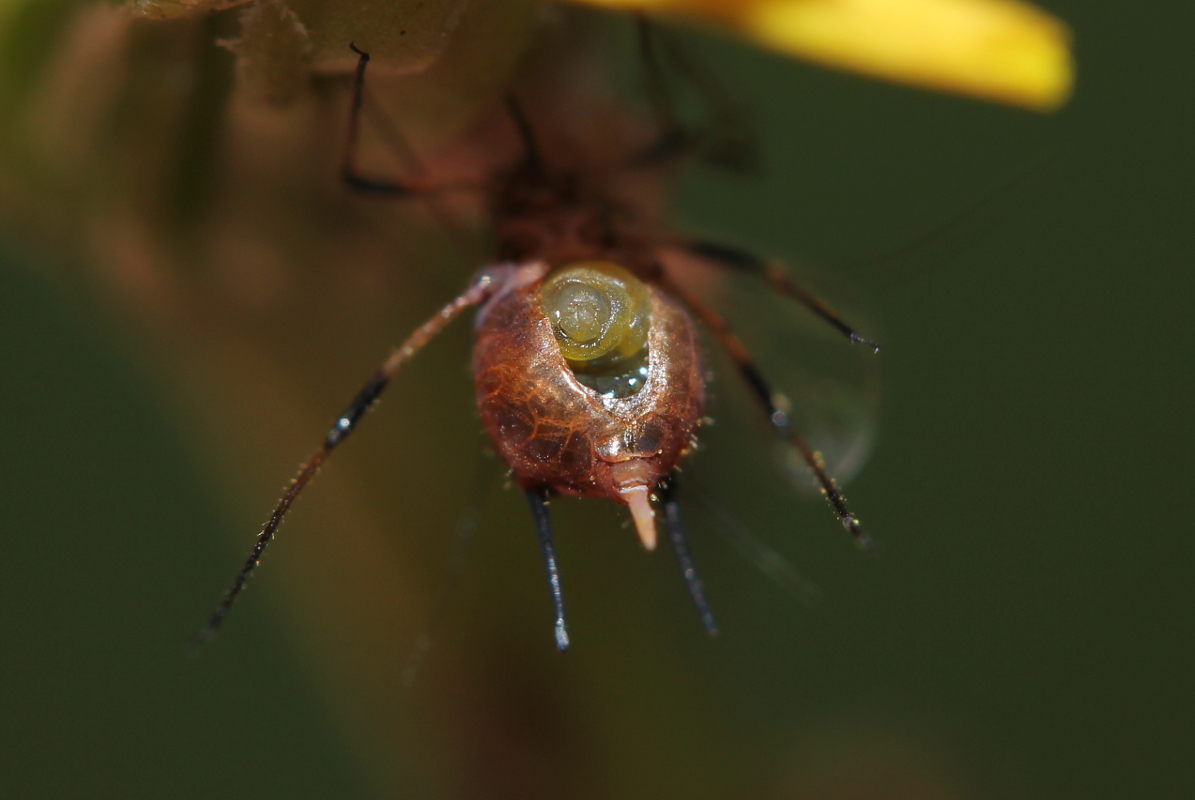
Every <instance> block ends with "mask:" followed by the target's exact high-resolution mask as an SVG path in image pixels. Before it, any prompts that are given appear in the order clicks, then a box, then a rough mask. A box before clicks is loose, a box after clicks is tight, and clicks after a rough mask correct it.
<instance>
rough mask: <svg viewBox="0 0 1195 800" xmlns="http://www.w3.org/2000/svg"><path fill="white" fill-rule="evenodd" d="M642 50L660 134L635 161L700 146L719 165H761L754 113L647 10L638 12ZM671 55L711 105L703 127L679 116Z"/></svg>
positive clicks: (645, 163)
mask: <svg viewBox="0 0 1195 800" xmlns="http://www.w3.org/2000/svg"><path fill="white" fill-rule="evenodd" d="M635 26H636V35H637V39H638V43H639V54H640V57H641V58H642V60H643V64H644V72H645V76H644V81H645V87H644V88H645V91H646V93H647V100H648V103H649V104H650V106H651V108H652V112H653V114H654V115H655V117H656V125H657V128H658V129H659V134H658V137H657V139H656V140H655V141H654V142H653V143H652V144H650V145H649V146H648V147H646V148H645V149H644V150H642V151H641V152H640V153H639V154H638V155H637V156H636V157H635V158H634V159H632V165H633V166H637V167H650V166H654V165H657V164H661V163H664V162H667V161H669V160H671V159H674V158H677V157H682V156H685V155H688V154H690V153H694V152H699V153H700V155H701V156H702V158H704V159H705V160H706V161H707V162H709V163H711V164H714V165H715V166H719V167H723V168H726V169H730V170H733V171H737V172H743V173H751V172H755V171H757V170H758V168H759V161H760V157H759V152H758V151H759V147H758V144H757V142H756V136H755V133H754V131H753V130H752V126H751V125H750V124H749V122H748V114H747V112H746V110H745V109H744V108H743V106H742V105H741V104H740V103H739V102H738V101H736V100H735V98H734V97H733V95H732V94H731V93H730V92H729V91H727V90H726V88H725V87H724V86H723V85H722V84H721V83H720V82H719V81H718V80H717V78H716V77H715V76H714V74H713V73H712V72H710V71H709V70H708V69H706V68H705V67H704V66H703V65H702V63H701V61H700V60H699V59H697V58H695V57H694V56H693V55H692V54H691V53H689V52H688V51H687V50H686V49H685V48H684V47H683V46H682V44H681V43H680V42H679V41H677V40H676V38H675V37H674V36H672V35H670V34H669V32H668V31H666V30H664V29H662V28H661V27H660V26H658V25H656V24H655V23H653V22H652V21H651V19H650V18H649V17H648V16H647V15H645V14H642V13H639V14H636V15H635ZM665 60H667V62H668V66H670V67H671V70H670V71H672V72H674V73H675V74H676V75H677V76H678V77H680V78H681V79H683V80H684V81H685V83H686V84H688V85H689V86H690V87H691V88H692V89H693V90H694V92H695V93H696V95H697V97H698V98H699V99H700V100H701V102H702V103H703V104H704V105H705V106H706V108H707V109H708V118H707V119H706V121H705V122H704V123H703V124H702V125H701V126H699V127H694V126H692V125H688V124H685V123H684V122H683V121H682V120H681V119H680V118H679V116H678V114H677V111H676V107H677V104H678V103H677V97H676V93H675V92H674V91H673V90H672V86H670V85H669V82H668V81H667V79H666V75H665V73H666V71H668V70H666V67H665Z"/></svg>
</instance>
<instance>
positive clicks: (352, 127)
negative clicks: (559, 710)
mask: <svg viewBox="0 0 1195 800" xmlns="http://www.w3.org/2000/svg"><path fill="white" fill-rule="evenodd" d="M654 35H656V34H653V32H652V29H651V28H650V27H649V26H648V25H647V24H646V23H644V22H642V21H641V23H640V41H641V43H642V45H643V48H644V52H645V54H646V55H647V63H648V65H649V77H650V78H651V85H652V86H653V87H655V88H656V89H657V90H659V89H660V87H661V86H662V83H661V80H660V76H659V72H658V67H657V66H656V64H657V57H656V55H655V53H654V52H653V50H652V48H653V44H652V43H653V36H654ZM352 49H353V51H354V52H355V53H356V54H357V58H358V61H357V68H356V73H355V78H354V82H353V95H352V106H351V109H352V110H351V116H350V124H349V131H348V137H347V142H346V149H345V157H344V161H343V165H342V177H343V178H344V181H345V183H346V184H347V185H348V186H350V187H352V188H354V189H356V190H360V191H364V192H369V193H373V194H376V195H384V196H399V197H402V196H412V195H416V194H418V193H419V192H420V189H419V187H417V186H416V185H414V184H411V183H402V182H390V181H381V180H375V179H374V178H372V177H367V176H365V175H363V174H361V172H360V171H359V170H358V169H357V166H356V163H355V147H356V142H357V137H358V132H359V125H360V116H361V109H362V103H363V91H364V89H363V87H364V82H365V74H366V69H367V66H368V64H369V61H370V57H369V55H368V54H367V53H365V52H363V51H361V50H359V49H358V48H357V47H355V46H352ZM656 94H657V95H659V94H660V91H657V92H656ZM663 108H664V104H663V103H657V109H663ZM507 112H508V115H509V119H510V122H511V124H512V125H513V126H514V128H515V129H516V130H517V133H518V138H519V140H520V142H521V146H522V154H521V156H520V157H519V159H518V160H517V163H515V164H514V165H513V166H512V167H510V168H508V169H507V170H504V171H502V172H501V173H500V174H499V175H497V176H496V177H495V178H494V179H493V180H490V181H488V182H487V184H486V201H487V203H488V206H489V213H490V215H491V218H492V220H493V225H494V229H495V239H496V252H495V259H494V261H493V263H491V264H490V265H488V266H485V267H483V268H482V269H481V270H480V271H479V272H478V273H477V274H476V275H475V277H474V278H473V280H472V281H471V282H470V283H469V285H468V286H467V288H466V289H465V290H464V292H463V293H461V295H460V296H458V297H457V298H456V299H454V300H452V301H451V302H450V303H448V304H447V305H445V306H444V307H443V308H442V309H441V310H440V311H439V312H438V313H437V314H436V315H435V316H433V317H432V318H431V319H429V320H427V321H426V322H425V323H424V324H423V325H422V326H420V327H419V328H418V329H416V330H415V331H414V332H413V333H412V334H411V335H410V336H409V338H408V339H407V340H406V341H405V342H404V343H403V344H402V345H401V346H400V347H398V348H397V349H396V350H394V351H393V352H392V353H391V355H390V356H389V357H388V358H387V359H386V360H385V362H384V363H383V364H382V365H381V366H380V367H379V368H378V369H377V371H376V372H375V373H374V374H373V376H372V377H371V378H370V379H369V380H368V381H367V382H366V383H365V385H364V386H363V387H362V388H361V390H360V391H359V392H358V393H357V395H356V396H355V397H354V398H353V399H352V401H351V402H350V403H349V404H348V406H347V407H346V408H345V410H344V411H343V413H341V414H340V415H339V416H338V417H337V418H336V420H335V422H334V423H333V425H332V427H331V429H330V430H329V431H328V433H327V435H326V436H325V438H324V441H323V444H322V445H321V446H320V447H319V449H318V450H316V452H315V453H314V455H312V456H311V458H310V459H309V460H308V461H307V462H306V463H305V464H303V465H302V467H301V468H300V470H299V472H298V474H297V475H296V477H295V478H294V480H293V481H292V482H291V484H290V486H289V487H288V489H287V490H286V492H285V494H284V495H283V496H282V498H281V499H280V500H279V501H278V504H277V506H276V507H275V508H274V510H273V512H272V513H271V514H270V517H269V520H268V521H267V523H266V525H265V527H264V528H263V529H262V531H261V533H260V534H259V535H258V538H257V541H256V543H255V544H254V546H253V550H252V552H251V554H250V555H249V558H248V560H247V561H246V562H245V564H244V566H243V567H242V568H241V570H240V573H239V574H238V575H237V578H236V580H235V582H234V583H233V585H232V587H231V588H230V589H229V590H228V592H227V594H226V595H225V597H224V600H223V602H222V603H221V604H220V605H219V607H218V608H217V609H216V611H215V612H214V613H213V615H212V616H211V618H210V619H209V621H208V622H207V624H206V625H205V626H204V628H203V629H202V630H201V631H200V632H199V634H198V635H197V637H196V639H195V640H194V643H195V644H202V643H203V642H205V641H207V640H208V639H210V638H211V637H212V636H213V635H214V634H215V632H216V631H217V629H218V628H219V627H220V625H221V624H222V623H223V621H224V619H225V617H226V616H227V614H228V612H229V610H230V609H231V608H232V606H233V604H234V602H235V601H236V599H237V597H238V596H239V595H240V593H241V592H242V590H243V589H244V588H245V585H246V582H247V581H248V579H249V578H250V576H251V575H252V573H253V572H254V570H255V569H256V567H257V565H258V563H259V561H260V559H261V557H262V554H263V553H264V551H265V549H266V547H267V546H268V545H269V543H270V541H271V539H272V538H273V536H274V534H275V532H276V531H277V530H278V527H279V525H281V523H282V521H283V519H284V518H285V516H286V514H287V513H288V511H289V510H290V508H291V506H292V505H293V503H294V502H295V500H296V499H297V498H298V497H299V495H300V494H301V493H302V491H303V490H304V488H305V487H306V486H307V485H308V484H309V483H310V481H311V479H312V478H313V477H314V476H315V475H316V473H317V472H318V471H319V470H320V468H321V467H322V466H323V464H324V462H325V461H326V460H327V459H328V457H329V456H330V455H331V454H332V452H333V451H334V450H335V449H336V448H337V447H338V446H339V445H340V444H342V443H343V442H344V441H345V440H346V439H347V438H348V437H349V436H350V435H351V434H352V433H353V432H354V431H355V430H356V429H357V427H358V425H359V423H360V422H361V420H362V418H363V417H364V416H365V414H366V412H368V411H369V410H370V409H371V408H372V407H373V405H374V404H375V403H376V402H377V400H378V398H379V397H380V396H381V395H382V393H383V392H384V391H385V389H386V387H387V386H388V385H389V384H390V383H391V382H392V380H393V379H394V378H395V376H396V375H397V373H398V372H399V371H400V369H401V368H402V367H403V366H404V365H405V364H406V363H407V362H408V361H410V360H411V358H412V357H414V356H415V354H416V353H418V352H419V350H421V349H422V348H423V347H424V345H426V344H427V343H428V342H429V341H430V340H431V339H432V338H434V337H435V336H436V335H437V334H438V333H440V332H441V331H442V330H443V329H444V328H445V327H446V326H448V325H449V323H451V322H452V321H453V320H454V319H456V318H457V317H458V316H460V315H461V314H462V313H463V312H465V311H466V310H468V309H471V308H476V309H477V313H476V316H475V322H474V345H473V357H472V369H473V375H474V384H475V389H476V400H477V406H478V409H479V412H480V416H481V420H482V423H483V426H484V427H485V430H486V432H487V433H488V435H489V438H490V441H491V442H492V444H493V446H494V448H495V450H496V451H497V453H498V455H499V456H500V457H501V458H502V460H503V461H504V462H505V463H506V464H507V466H508V467H509V468H510V472H511V475H512V478H513V481H514V483H516V484H517V485H518V486H519V488H521V489H522V491H523V492H524V493H525V494H526V497H527V501H528V503H529V506H530V509H531V514H532V518H533V521H534V525H535V530H536V533H537V535H538V539H539V545H540V548H541V550H542V554H543V559H544V563H545V568H546V571H547V575H548V583H549V587H550V592H551V602H552V609H553V616H554V634H555V641H556V647H557V649H558V650H560V651H564V650H566V649H567V648H568V646H569V634H568V628H567V622H566V617H565V606H564V596H563V592H562V584H561V577H560V571H559V567H558V564H557V559H556V553H555V547H554V543H553V535H552V526H551V520H550V517H549V513H548V501H549V499H550V498H551V497H553V496H557V495H571V496H580V497H592V498H606V499H608V500H613V501H615V502H617V503H620V504H622V505H623V506H625V507H626V508H627V509H628V510H629V513H630V515H631V518H632V519H633V522H634V526H635V530H636V532H637V534H638V537H639V539H640V541H641V542H642V544H643V546H644V547H645V548H646V549H647V550H652V549H654V548H655V546H656V541H657V524H658V523H657V519H656V517H657V506H658V509H659V510H660V511H662V514H661V516H662V517H663V520H664V527H665V528H666V530H667V534H668V538H669V540H670V541H671V543H672V546H673V547H674V549H675V551H676V553H677V556H678V558H679V560H680V564H681V568H682V571H683V575H684V578H685V580H686V583H687V586H688V589H689V592H690V594H691V596H692V599H693V601H694V603H695V605H696V607H697V609H698V611H699V613H700V616H701V619H702V622H703V624H704V626H705V628H706V630H707V631H708V632H709V633H711V634H715V633H716V632H717V625H716V623H715V621H714V617H713V615H712V613H711V611H710V607H709V604H708V602H707V600H706V596H705V590H704V588H703V585H702V582H701V580H700V578H699V576H698V574H697V571H696V569H695V567H694V564H693V560H692V558H691V556H690V553H689V547H688V544H687V540H686V535H685V530H684V527H683V525H682V522H681V516H680V508H679V505H678V503H677V501H676V497H675V492H674V488H675V484H676V471H677V467H678V465H679V464H680V462H681V461H682V459H683V458H684V456H685V455H686V453H687V452H688V451H689V450H690V449H691V448H692V447H693V445H694V443H695V441H696V437H697V433H698V429H699V427H700V423H701V421H702V418H703V409H704V404H705V396H706V390H705V382H706V368H705V359H704V355H703V353H702V348H701V343H700V341H699V335H698V323H701V324H702V325H704V326H705V327H706V328H707V329H708V330H709V331H710V332H711V333H712V335H713V337H714V338H715V339H716V341H717V342H718V343H720V345H721V346H722V347H724V348H725V350H726V351H727V352H728V354H729V355H730V357H731V359H732V360H733V363H734V364H735V367H736V369H737V372H738V374H739V376H740V377H741V378H742V380H743V381H744V382H745V384H746V385H747V387H748V388H749V389H750V391H751V393H752V394H753V396H754V397H755V399H756V401H757V402H758V404H759V406H760V407H761V408H762V410H763V411H764V413H765V414H766V415H767V418H768V420H769V421H770V424H771V426H772V428H773V430H774V432H775V434H776V435H777V437H778V438H779V439H780V440H781V441H782V442H783V443H784V446H786V447H788V448H790V449H791V450H792V452H794V453H795V454H796V455H797V456H799V458H800V459H801V460H802V461H803V462H804V463H805V464H806V465H807V466H808V468H809V470H810V471H811V472H812V474H813V476H814V477H815V479H816V481H817V483H818V485H819V486H820V488H821V491H822V493H823V494H824V495H825V497H826V498H827V500H828V501H829V503H830V505H831V507H832V509H833V511H834V514H835V515H836V516H837V518H838V519H839V521H840V522H841V523H842V524H843V526H844V527H845V528H846V530H847V531H848V532H849V533H850V534H851V535H852V536H854V537H855V539H856V541H857V542H859V543H860V544H861V545H863V546H865V547H866V546H868V545H869V542H870V540H869V539H868V537H867V534H866V533H865V532H864V531H863V529H862V528H861V527H860V525H859V522H858V519H857V518H856V517H855V515H854V514H853V513H852V512H851V511H850V510H849V509H848V507H847V505H846V502H845V500H844V499H843V496H842V493H841V492H840V490H839V489H838V487H837V485H836V483H835V481H834V480H833V478H831V477H830V475H829V474H828V472H827V470H826V468H825V467H824V465H823V463H822V460H821V457H820V455H819V454H818V453H817V452H816V451H815V450H814V449H813V447H812V446H811V445H810V444H809V443H808V442H807V440H806V439H805V438H804V437H803V436H802V435H801V433H800V432H798V431H797V430H796V429H795V427H794V425H793V422H792V419H791V418H790V415H789V412H788V411H787V408H788V405H787V401H786V400H785V399H784V398H783V397H782V396H780V395H778V394H775V393H774V392H773V391H772V389H771V387H770V385H769V383H768V382H767V381H766V380H765V378H764V377H763V375H762V374H761V372H760V370H759V369H758V368H757V367H756V365H755V363H754V361H753V360H752V357H751V355H750V353H749V352H748V350H747V348H746V347H745V346H744V345H743V344H742V342H741V341H740V340H739V339H738V338H737V337H736V335H735V334H734V333H733V332H732V330H731V329H730V326H729V325H728V324H727V323H726V321H725V320H724V319H723V318H722V317H721V316H720V315H719V314H717V313H716V312H715V311H714V310H712V309H711V308H709V307H708V306H706V305H705V304H704V303H703V302H702V301H701V300H700V299H699V298H698V297H697V296H696V295H695V294H694V293H693V292H691V291H690V290H688V289H687V288H685V287H684V286H683V285H681V284H680V283H679V282H678V281H677V280H676V279H675V278H674V276H672V275H671V274H669V272H668V270H667V269H666V268H665V265H664V259H663V255H664V254H665V253H666V252H667V251H673V252H681V253H684V254H686V255H687V256H689V257H691V258H697V259H700V260H703V261H706V262H709V263H712V264H717V265H720V266H722V267H725V268H727V269H729V270H733V271H738V272H742V273H746V274H749V275H752V276H755V277H757V278H759V279H761V280H763V281H765V282H766V283H767V284H768V285H770V286H771V287H772V288H773V289H774V290H776V291H777V292H779V293H780V294H782V295H785V296H788V297H790V298H792V299H794V300H796V301H797V302H798V303H800V304H802V305H804V306H805V307H806V308H807V309H808V310H809V311H811V312H812V313H813V314H815V315H817V316H818V317H820V318H821V319H822V320H824V321H825V322H826V323H828V324H830V325H831V326H833V327H834V328H836V329H837V330H838V331H839V332H841V333H842V334H843V335H844V336H846V337H847V338H848V339H849V340H850V341H852V342H856V343H860V344H863V345H865V346H868V347H871V348H874V349H875V350H876V351H877V352H878V350H879V348H878V347H877V346H876V345H875V344H874V343H872V342H870V341H869V340H867V339H864V338H863V337H862V336H860V335H859V334H858V333H857V332H856V331H855V330H854V329H853V328H852V327H851V326H850V325H848V324H847V323H846V322H845V321H843V320H842V319H841V318H840V317H839V316H838V315H837V314H836V313H835V312H834V311H833V310H832V309H831V308H830V307H829V306H828V305H827V304H826V303H824V302H823V301H821V300H820V299H819V298H818V297H816V296H815V295H814V294H812V293H811V292H809V291H808V290H806V289H805V288H804V287H802V286H801V285H799V284H798V283H796V282H795V281H794V280H793V279H791V278H790V277H789V276H788V274H787V273H786V272H785V271H784V270H783V269H782V268H781V267H779V266H777V265H775V264H772V263H771V262H768V261H766V260H763V259H761V258H758V257H756V256H754V255H752V254H750V253H747V252H745V251H742V250H739V249H737V248H733V247H728V246H725V245H721V244H716V243H711V242H705V241H697V240H690V239H685V238H682V237H678V236H672V235H667V234H661V233H659V232H658V231H657V230H654V229H653V228H651V227H648V226H644V225H641V224H640V223H638V221H637V220H636V219H635V217H634V215H633V214H628V213H627V209H626V207H625V205H624V204H623V202H622V200H621V198H615V197H613V196H611V195H610V194H608V193H607V192H606V191H605V187H604V184H603V181H602V180H601V179H600V176H597V175H594V174H587V173H585V172H583V171H580V170H572V169H565V168H563V167H561V166H559V165H557V164H555V163H553V162H552V161H551V160H550V159H549V158H548V157H547V156H546V155H545V153H544V152H543V151H542V149H541V147H540V144H539V140H538V139H537V136H536V132H535V129H534V126H533V124H532V122H531V120H530V119H529V118H528V116H527V115H526V114H525V113H524V111H523V108H522V106H521V105H520V103H519V102H518V101H517V100H516V99H515V98H514V97H508V99H507ZM657 117H658V122H659V123H660V131H659V133H658V137H657V138H656V140H655V141H653V142H649V143H648V144H647V146H646V147H644V148H643V149H642V150H640V151H639V152H638V153H636V154H635V155H634V157H633V158H631V159H628V160H627V164H626V165H625V169H628V170H633V169H637V168H640V167H641V166H642V165H643V164H644V163H650V162H655V161H659V160H663V159H667V158H670V157H673V156H675V155H676V154H677V153H682V152H684V151H685V150H686V148H689V147H691V146H692V144H693V137H692V135H691V134H690V132H688V131H686V130H685V129H684V128H683V127H682V126H680V125H678V124H676V123H675V120H674V119H672V118H671V117H670V115H669V114H668V113H667V112H666V111H665V110H661V111H659V113H658V114H657Z"/></svg>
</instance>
